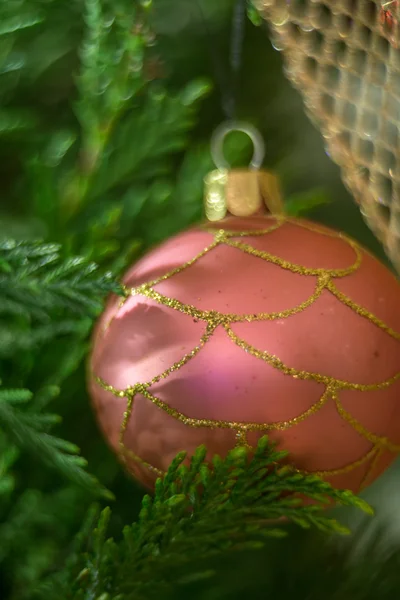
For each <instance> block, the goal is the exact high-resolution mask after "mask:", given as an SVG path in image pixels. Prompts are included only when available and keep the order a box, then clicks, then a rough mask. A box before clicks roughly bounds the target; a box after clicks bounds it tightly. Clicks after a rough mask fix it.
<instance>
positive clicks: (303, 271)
mask: <svg viewBox="0 0 400 600" xmlns="http://www.w3.org/2000/svg"><path fill="white" fill-rule="evenodd" d="M225 244H226V245H227V246H230V247H231V248H237V249H238V250H242V252H245V253H246V254H249V255H251V256H255V257H256V258H261V259H262V260H265V261H267V262H269V263H271V264H273V265H277V266H278V267H281V268H282V269H285V270H286V271H291V272H292V273H295V274H296V275H325V276H327V275H329V276H330V277H347V276H348V275H351V273H354V272H355V271H356V270H357V269H358V268H359V267H360V265H361V261H362V253H361V251H360V250H359V248H358V247H357V246H356V245H355V244H351V247H352V249H353V250H354V252H355V254H356V260H355V262H354V263H353V264H352V265H351V266H350V267H347V268H346V269H324V268H322V267H318V268H315V269H312V268H310V267H304V266H302V265H297V264H295V263H292V262H290V261H288V260H285V259H283V258H280V257H279V256H275V255H273V254H270V253H269V252H266V251H265V250H257V249H256V248H253V247H252V246H249V245H248V244H243V242H235V241H233V240H226V242H225Z"/></svg>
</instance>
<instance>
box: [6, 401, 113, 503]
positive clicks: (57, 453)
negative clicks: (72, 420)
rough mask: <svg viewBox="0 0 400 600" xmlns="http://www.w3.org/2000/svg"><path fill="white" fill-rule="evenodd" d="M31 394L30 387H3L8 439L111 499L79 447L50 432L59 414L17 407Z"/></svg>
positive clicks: (89, 489) (91, 489)
mask: <svg viewBox="0 0 400 600" xmlns="http://www.w3.org/2000/svg"><path fill="white" fill-rule="evenodd" d="M29 397H30V392H29V391H28V390H0V425H1V427H2V429H3V431H4V432H5V434H6V435H7V436H8V438H9V440H10V441H12V443H14V444H15V445H16V446H17V447H18V448H21V449H24V450H25V451H28V452H30V453H32V454H34V455H35V456H36V457H38V458H39V459H40V460H42V461H43V462H44V463H45V464H46V465H47V466H50V467H52V468H54V469H56V470H57V471H58V472H59V473H60V474H62V475H63V476H64V477H66V478H68V479H70V480H71V481H73V482H74V483H75V484H77V485H79V486H80V487H82V488H85V489H87V490H88V491H90V492H91V493H96V494H98V495H100V496H103V497H105V498H108V499H110V498H112V497H113V496H112V494H111V493H110V492H109V491H108V490H106V489H105V488H103V487H102V486H101V485H100V483H99V482H98V481H97V480H96V479H95V478H94V477H93V476H92V475H90V474H89V473H87V472H86V471H85V470H84V468H85V467H86V466H87V462H86V460H85V459H84V458H83V457H81V456H79V455H78V453H79V448H77V447H76V446H75V444H72V443H70V442H67V441H65V440H62V439H60V438H58V437H55V436H53V435H51V434H50V433H48V431H49V429H50V428H51V426H53V425H54V424H56V423H59V422H60V417H58V416H57V415H50V414H33V413H32V412H30V411H22V410H20V409H18V408H17V407H16V406H15V404H18V403H22V402H26V401H27V400H28V399H29Z"/></svg>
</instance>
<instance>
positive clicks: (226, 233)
mask: <svg viewBox="0 0 400 600" xmlns="http://www.w3.org/2000/svg"><path fill="white" fill-rule="evenodd" d="M271 219H276V222H275V223H272V225H270V226H269V227H267V228H265V229H255V230H248V231H234V230H233V229H224V228H223V227H218V228H216V227H215V228H213V227H210V225H209V224H204V225H203V226H202V227H201V229H203V231H206V232H207V233H211V234H214V235H217V236H218V239H221V237H223V238H232V237H260V236H263V235H267V234H268V233H272V232H273V231H276V230H277V229H279V228H280V227H282V225H284V223H285V221H286V218H285V217H265V220H271Z"/></svg>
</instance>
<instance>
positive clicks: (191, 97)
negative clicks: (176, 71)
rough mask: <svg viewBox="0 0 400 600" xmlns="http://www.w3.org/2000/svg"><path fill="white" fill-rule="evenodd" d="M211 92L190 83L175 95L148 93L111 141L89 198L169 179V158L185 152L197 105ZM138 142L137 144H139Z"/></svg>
mask: <svg viewBox="0 0 400 600" xmlns="http://www.w3.org/2000/svg"><path fill="white" fill-rule="evenodd" d="M209 91H210V84H209V82H208V81H207V80H204V79H200V80H196V81H192V82H191V83H190V84H188V86H187V87H186V88H184V89H183V90H182V91H181V92H180V93H178V94H176V95H171V94H166V93H165V91H164V90H163V89H162V88H161V89H160V88H157V87H153V88H151V89H149V91H148V94H147V97H146V102H145V104H144V106H143V107H141V110H137V111H132V112H131V113H129V114H128V115H127V116H126V119H124V120H123V121H122V122H121V123H120V125H119V127H118V129H116V131H115V135H114V136H113V138H112V140H111V144H112V145H111V148H110V151H109V153H108V154H107V155H106V156H105V157H104V160H103V162H102V164H101V165H100V169H99V172H98V173H97V176H96V178H95V180H94V181H93V187H92V190H91V198H92V199H95V198H97V197H98V196H99V195H100V194H104V193H106V192H109V191H111V190H113V189H115V188H117V186H119V185H121V184H124V183H127V182H131V184H134V183H144V182H148V181H152V180H156V178H160V179H161V178H163V177H165V176H169V175H170V174H171V172H172V168H173V163H172V156H173V155H174V154H178V153H179V152H182V151H184V150H185V148H186V146H187V143H188V135H189V133H190V131H191V130H192V129H193V127H194V124H195V122H196V117H197V111H198V101H199V100H200V99H201V98H204V97H205V96H206V95H207V94H208V93H209ZM139 140H140V143H139Z"/></svg>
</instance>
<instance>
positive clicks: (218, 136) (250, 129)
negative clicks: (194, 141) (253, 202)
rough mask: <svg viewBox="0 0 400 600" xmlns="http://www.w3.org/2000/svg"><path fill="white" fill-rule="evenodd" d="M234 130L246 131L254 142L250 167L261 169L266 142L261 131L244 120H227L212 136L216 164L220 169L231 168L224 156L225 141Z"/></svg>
mask: <svg viewBox="0 0 400 600" xmlns="http://www.w3.org/2000/svg"><path fill="white" fill-rule="evenodd" d="M234 131H240V132H242V133H245V134H246V135H247V136H248V137H249V138H250V139H251V141H252V142H253V146H254V154H253V158H252V160H251V163H250V165H249V169H251V170H254V171H258V170H259V169H261V167H262V164H263V161H264V157H265V144H264V139H263V137H262V135H261V133H260V132H259V131H258V129H257V128H256V127H254V126H253V125H251V124H250V123H246V122H244V121H227V122H226V123H222V124H221V125H220V126H219V127H217V129H216V130H215V131H214V134H213V136H212V138H211V155H212V158H213V161H214V164H215V166H216V167H217V169H219V170H220V171H224V170H230V168H231V167H230V165H229V163H228V161H227V160H226V159H225V156H224V142H225V138H226V137H227V135H229V134H230V133H233V132H234Z"/></svg>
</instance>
